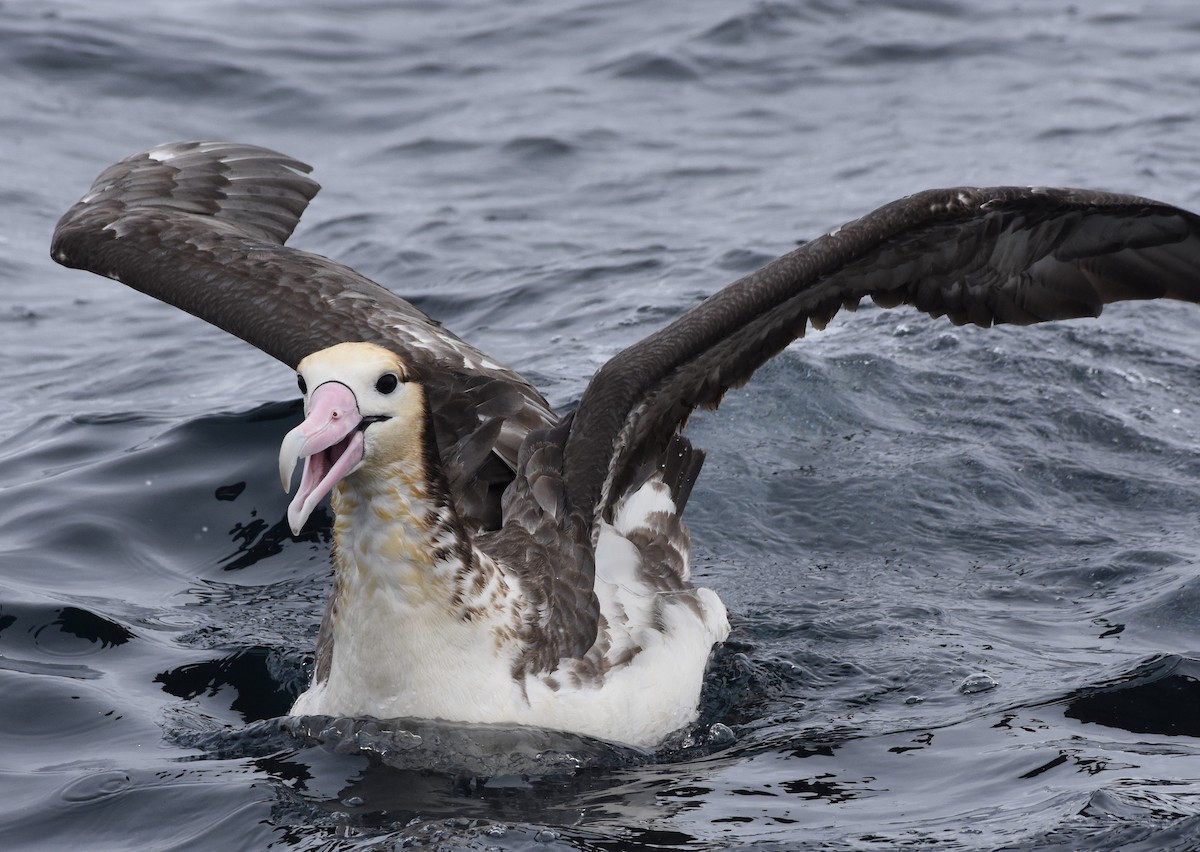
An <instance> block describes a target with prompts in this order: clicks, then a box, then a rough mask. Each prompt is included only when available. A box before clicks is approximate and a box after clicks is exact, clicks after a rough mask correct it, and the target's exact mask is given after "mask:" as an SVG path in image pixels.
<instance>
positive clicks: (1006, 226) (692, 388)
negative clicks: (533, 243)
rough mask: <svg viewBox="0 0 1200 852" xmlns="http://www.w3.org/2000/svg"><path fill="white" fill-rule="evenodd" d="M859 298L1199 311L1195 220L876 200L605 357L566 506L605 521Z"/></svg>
mask: <svg viewBox="0 0 1200 852" xmlns="http://www.w3.org/2000/svg"><path fill="white" fill-rule="evenodd" d="M864 297H870V298H871V299H872V300H873V301H874V302H875V303H876V304H878V305H880V306H882V307H886V308H890V307H895V306H897V305H912V306H913V307H915V308H917V309H918V310H921V311H924V312H925V313H928V314H930V315H931V316H934V317H939V316H943V315H944V316H947V317H949V318H950V320H951V321H952V322H954V323H957V324H962V323H974V324H976V325H981V326H990V325H992V324H996V323H1016V324H1021V325H1029V324H1032V323H1038V322H1044V321H1047V320H1058V319H1068V318H1071V317H1092V316H1098V315H1099V314H1100V311H1101V310H1102V308H1103V306H1104V305H1106V304H1108V303H1110V302H1116V301H1120V300H1123V299H1158V298H1170V299H1182V300H1185V301H1190V302H1200V217H1197V216H1196V215H1194V214H1192V213H1189V212H1187V211H1184V210H1180V209H1177V208H1175V207H1171V206H1169V205H1166V204H1162V203H1159V202H1156V201H1151V200H1149V199H1145V198H1137V197H1134V196H1126V195H1113V194H1109V193H1101V192H1091V191H1087V190H1077V189H1038V188H1020V187H996V188H988V189H975V188H958V189H934V190H928V191H926V192H921V193H918V194H916V195H912V196H909V197H908V198H904V199H901V200H899V201H895V202H893V203H891V204H888V205H886V206H884V207H881V208H880V209H878V210H876V211H875V212H873V213H870V214H868V215H867V216H864V217H863V218H861V219H858V220H856V221H854V222H851V223H849V224H847V225H844V226H842V227H841V228H838V229H837V230H834V231H832V232H831V233H829V234H826V235H824V236H822V237H819V238H817V239H815V240H813V241H812V242H810V243H808V244H806V245H804V246H802V247H801V248H799V249H797V250H796V251H794V252H792V253H790V254H788V255H785V256H783V257H781V258H779V259H778V260H775V261H774V262H772V263H770V264H768V265H767V266H765V267H763V268H762V269H760V270H759V271H757V272H755V273H752V274H751V275H749V276H747V277H745V278H743V279H741V280H740V281H737V282H735V283H733V284H731V285H730V286H728V287H726V288H725V289H724V290H721V291H720V292H718V293H716V294H714V295H713V296H711V297H710V298H708V299H707V300H706V301H704V302H702V303H701V304H699V305H697V306H696V307H695V308H693V309H692V310H690V311H688V312H687V313H686V314H684V315H683V316H681V317H680V318H679V319H677V320H675V321H674V322H672V323H671V324H670V325H668V326H666V327H665V328H663V329H661V330H660V331H658V332H656V333H654V334H652V335H650V336H649V337H647V338H646V339H644V340H642V341H641V342H639V343H636V344H634V345H633V346H630V347H629V348H628V349H625V350H624V351H622V352H620V353H619V354H617V355H616V356H615V357H613V358H612V359H611V360H610V361H609V362H608V363H606V364H605V365H604V366H603V367H602V368H601V369H600V371H599V372H598V373H597V374H596V376H595V377H594V378H593V379H592V381H591V383H590V384H589V385H588V387H587V389H586V390H585V392H584V395H583V397H582V399H581V401H580V404H579V407H578V408H577V409H576V411H575V413H574V422H573V423H572V426H571V431H570V435H569V436H568V438H567V441H566V446H565V449H564V461H563V475H564V479H565V487H566V491H567V496H568V498H569V502H570V504H571V506H572V508H573V509H574V510H575V511H578V512H580V513H582V514H583V515H584V516H585V517H590V518H592V519H593V522H594V521H595V520H596V519H599V518H607V517H609V514H610V512H611V510H612V508H613V505H614V503H615V501H616V500H617V499H619V497H620V495H621V493H622V491H623V489H624V487H625V486H626V485H627V483H628V482H629V480H630V479H631V478H632V476H633V475H634V471H635V470H636V468H637V467H638V465H639V464H640V463H641V461H642V460H644V459H645V458H647V457H652V456H653V455H654V454H657V453H661V452H662V450H663V448H664V447H665V446H666V443H667V441H669V440H670V437H671V435H672V434H673V433H674V431H675V430H676V429H678V428H680V427H681V425H682V424H683V423H684V422H685V421H686V419H687V417H688V415H689V414H690V413H691V412H692V410H693V409H695V408H696V407H698V406H703V407H707V408H713V407H716V405H717V404H718V403H719V402H720V400H721V397H722V395H723V394H724V393H725V392H726V391H727V390H728V389H729V388H731V387H736V386H739V385H741V384H742V383H744V382H746V381H747V380H748V379H749V378H750V376H751V375H752V374H753V373H754V371H755V370H756V369H758V367H759V366H761V365H762V364H763V363H764V362H765V361H766V360H767V359H768V358H771V357H772V356H774V355H775V354H776V353H778V352H779V351H780V350H782V349H783V348H784V347H785V346H787V345H788V344H789V343H790V342H791V341H793V340H795V339H796V338H798V337H800V336H802V335H803V334H804V331H805V328H806V326H807V325H808V324H809V323H811V324H812V325H813V326H814V327H816V328H818V329H820V328H823V327H824V326H825V324H826V323H827V322H828V321H829V319H830V318H831V317H832V316H833V315H834V314H836V313H837V312H838V310H839V309H840V308H842V307H847V308H850V309H853V308H855V307H857V306H858V304H859V302H860V300H861V299H863V298H864Z"/></svg>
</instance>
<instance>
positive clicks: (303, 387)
mask: <svg viewBox="0 0 1200 852" xmlns="http://www.w3.org/2000/svg"><path fill="white" fill-rule="evenodd" d="M296 385H297V386H298V387H299V388H300V393H303V394H307V393H308V383H307V382H305V381H304V376H302V375H300V374H299V373H297V374H296Z"/></svg>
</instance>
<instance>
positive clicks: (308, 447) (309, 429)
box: [279, 382, 363, 535]
mask: <svg viewBox="0 0 1200 852" xmlns="http://www.w3.org/2000/svg"><path fill="white" fill-rule="evenodd" d="M362 422H363V416H362V414H361V413H360V412H359V410H358V401H357V400H356V399H355V398H354V393H353V392H352V391H351V390H350V388H348V387H346V386H345V385H343V384H342V383H340V382H326V383H325V384H323V385H321V386H319V387H318V388H317V389H316V390H314V391H313V392H312V395H311V396H310V397H309V399H308V415H307V416H306V417H305V418H304V422H303V423H301V424H300V425H299V426H297V427H296V428H295V429H293V430H292V431H290V432H288V433H287V435H286V436H284V439H283V444H282V445H281V446H280V447H279V479H280V481H282V483H283V490H284V493H287V492H288V491H290V490H291V484H292V472H293V471H295V469H296V462H298V461H299V460H300V459H304V474H303V476H301V478H300V488H299V489H297V491H296V496H295V497H293V498H292V502H291V505H289V506H288V513H287V515H288V524H289V525H290V526H291V528H292V532H293V533H294V534H296V535H299V534H300V529H301V528H302V527H303V526H304V522H305V521H307V520H308V516H309V515H311V514H312V512H313V509H315V508H316V507H317V503H319V502H321V498H323V497H324V496H325V495H326V494H328V493H329V492H330V491H332V490H333V486H335V485H337V484H338V482H340V481H341V480H342V478H343V477H345V476H346V474H348V473H350V471H352V470H353V469H354V468H355V467H356V466H357V465H358V463H359V462H361V461H362V459H363V432H362V429H360V428H359V426H360V425H361V424H362Z"/></svg>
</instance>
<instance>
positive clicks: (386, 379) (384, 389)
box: [375, 373, 400, 394]
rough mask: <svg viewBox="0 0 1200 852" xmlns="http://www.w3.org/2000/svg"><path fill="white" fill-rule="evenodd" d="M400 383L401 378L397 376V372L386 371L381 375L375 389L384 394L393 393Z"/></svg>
mask: <svg viewBox="0 0 1200 852" xmlns="http://www.w3.org/2000/svg"><path fill="white" fill-rule="evenodd" d="M399 384H400V380H399V379H398V378H396V374H395V373H384V374H383V375H382V376H380V377H379V381H377V382H376V383H375V390H377V391H379V392H380V393H383V394H388V393H391V392H392V391H394V390H395V389H396V386H397V385H399Z"/></svg>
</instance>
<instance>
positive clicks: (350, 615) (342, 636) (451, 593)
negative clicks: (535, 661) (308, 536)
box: [322, 483, 520, 717]
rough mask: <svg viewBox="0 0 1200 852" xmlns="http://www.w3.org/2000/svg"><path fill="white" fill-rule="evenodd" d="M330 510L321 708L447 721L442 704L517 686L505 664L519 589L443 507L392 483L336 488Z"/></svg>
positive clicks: (515, 624) (450, 709)
mask: <svg viewBox="0 0 1200 852" xmlns="http://www.w3.org/2000/svg"><path fill="white" fill-rule="evenodd" d="M364 492H365V493H364ZM334 511H335V514H336V517H337V520H336V522H335V526H334V566H335V571H336V579H335V586H334V600H333V607H332V610H331V613H330V618H331V620H332V623H331V624H330V628H331V632H332V637H333V649H332V659H331V664H330V670H329V677H328V681H327V683H326V684H324V685H323V687H322V690H323V692H324V693H325V695H326V697H325V700H323V701H322V704H323V705H325V706H326V707H328V708H333V707H337V708H338V711H337V712H338V713H347V714H354V715H359V714H363V715H373V716H383V717H388V716H398V715H403V716H409V715H411V716H440V717H452V716H451V714H453V713H454V708H453V707H452V706H443V705H446V704H447V703H448V702H455V701H473V700H483V699H484V696H485V695H486V694H487V693H488V692H489V691H491V692H492V694H495V692H496V691H497V690H504V691H507V690H514V689H516V688H517V687H516V684H515V682H514V681H513V680H512V678H511V675H510V674H509V672H511V665H510V661H509V658H510V657H511V656H513V654H514V651H513V648H512V643H511V637H512V636H513V635H514V634H515V632H516V629H517V627H518V625H519V623H520V611H519V601H520V594H519V589H517V588H515V583H514V581H510V580H509V579H507V578H505V577H504V576H503V574H502V572H501V571H500V570H499V568H498V566H496V565H495V564H494V563H493V562H492V561H491V560H490V559H489V558H487V557H486V556H484V555H483V554H479V553H477V552H474V551H472V550H471V548H470V545H469V544H465V545H464V543H463V542H461V541H460V540H458V539H457V538H456V535H457V534H456V533H455V531H454V528H453V518H452V517H451V515H450V513H449V510H448V509H445V508H444V507H439V506H437V505H436V503H434V502H431V501H429V500H427V499H424V498H423V497H422V496H421V495H419V494H413V493H412V490H411V489H408V488H406V487H404V483H399V487H396V488H388V489H382V490H380V489H376V490H373V491H367V490H366V489H362V488H359V489H355V488H353V487H345V488H342V489H340V490H339V492H338V493H337V494H335V497H334ZM476 692H478V693H479V695H478V696H476V695H475V693H476Z"/></svg>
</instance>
